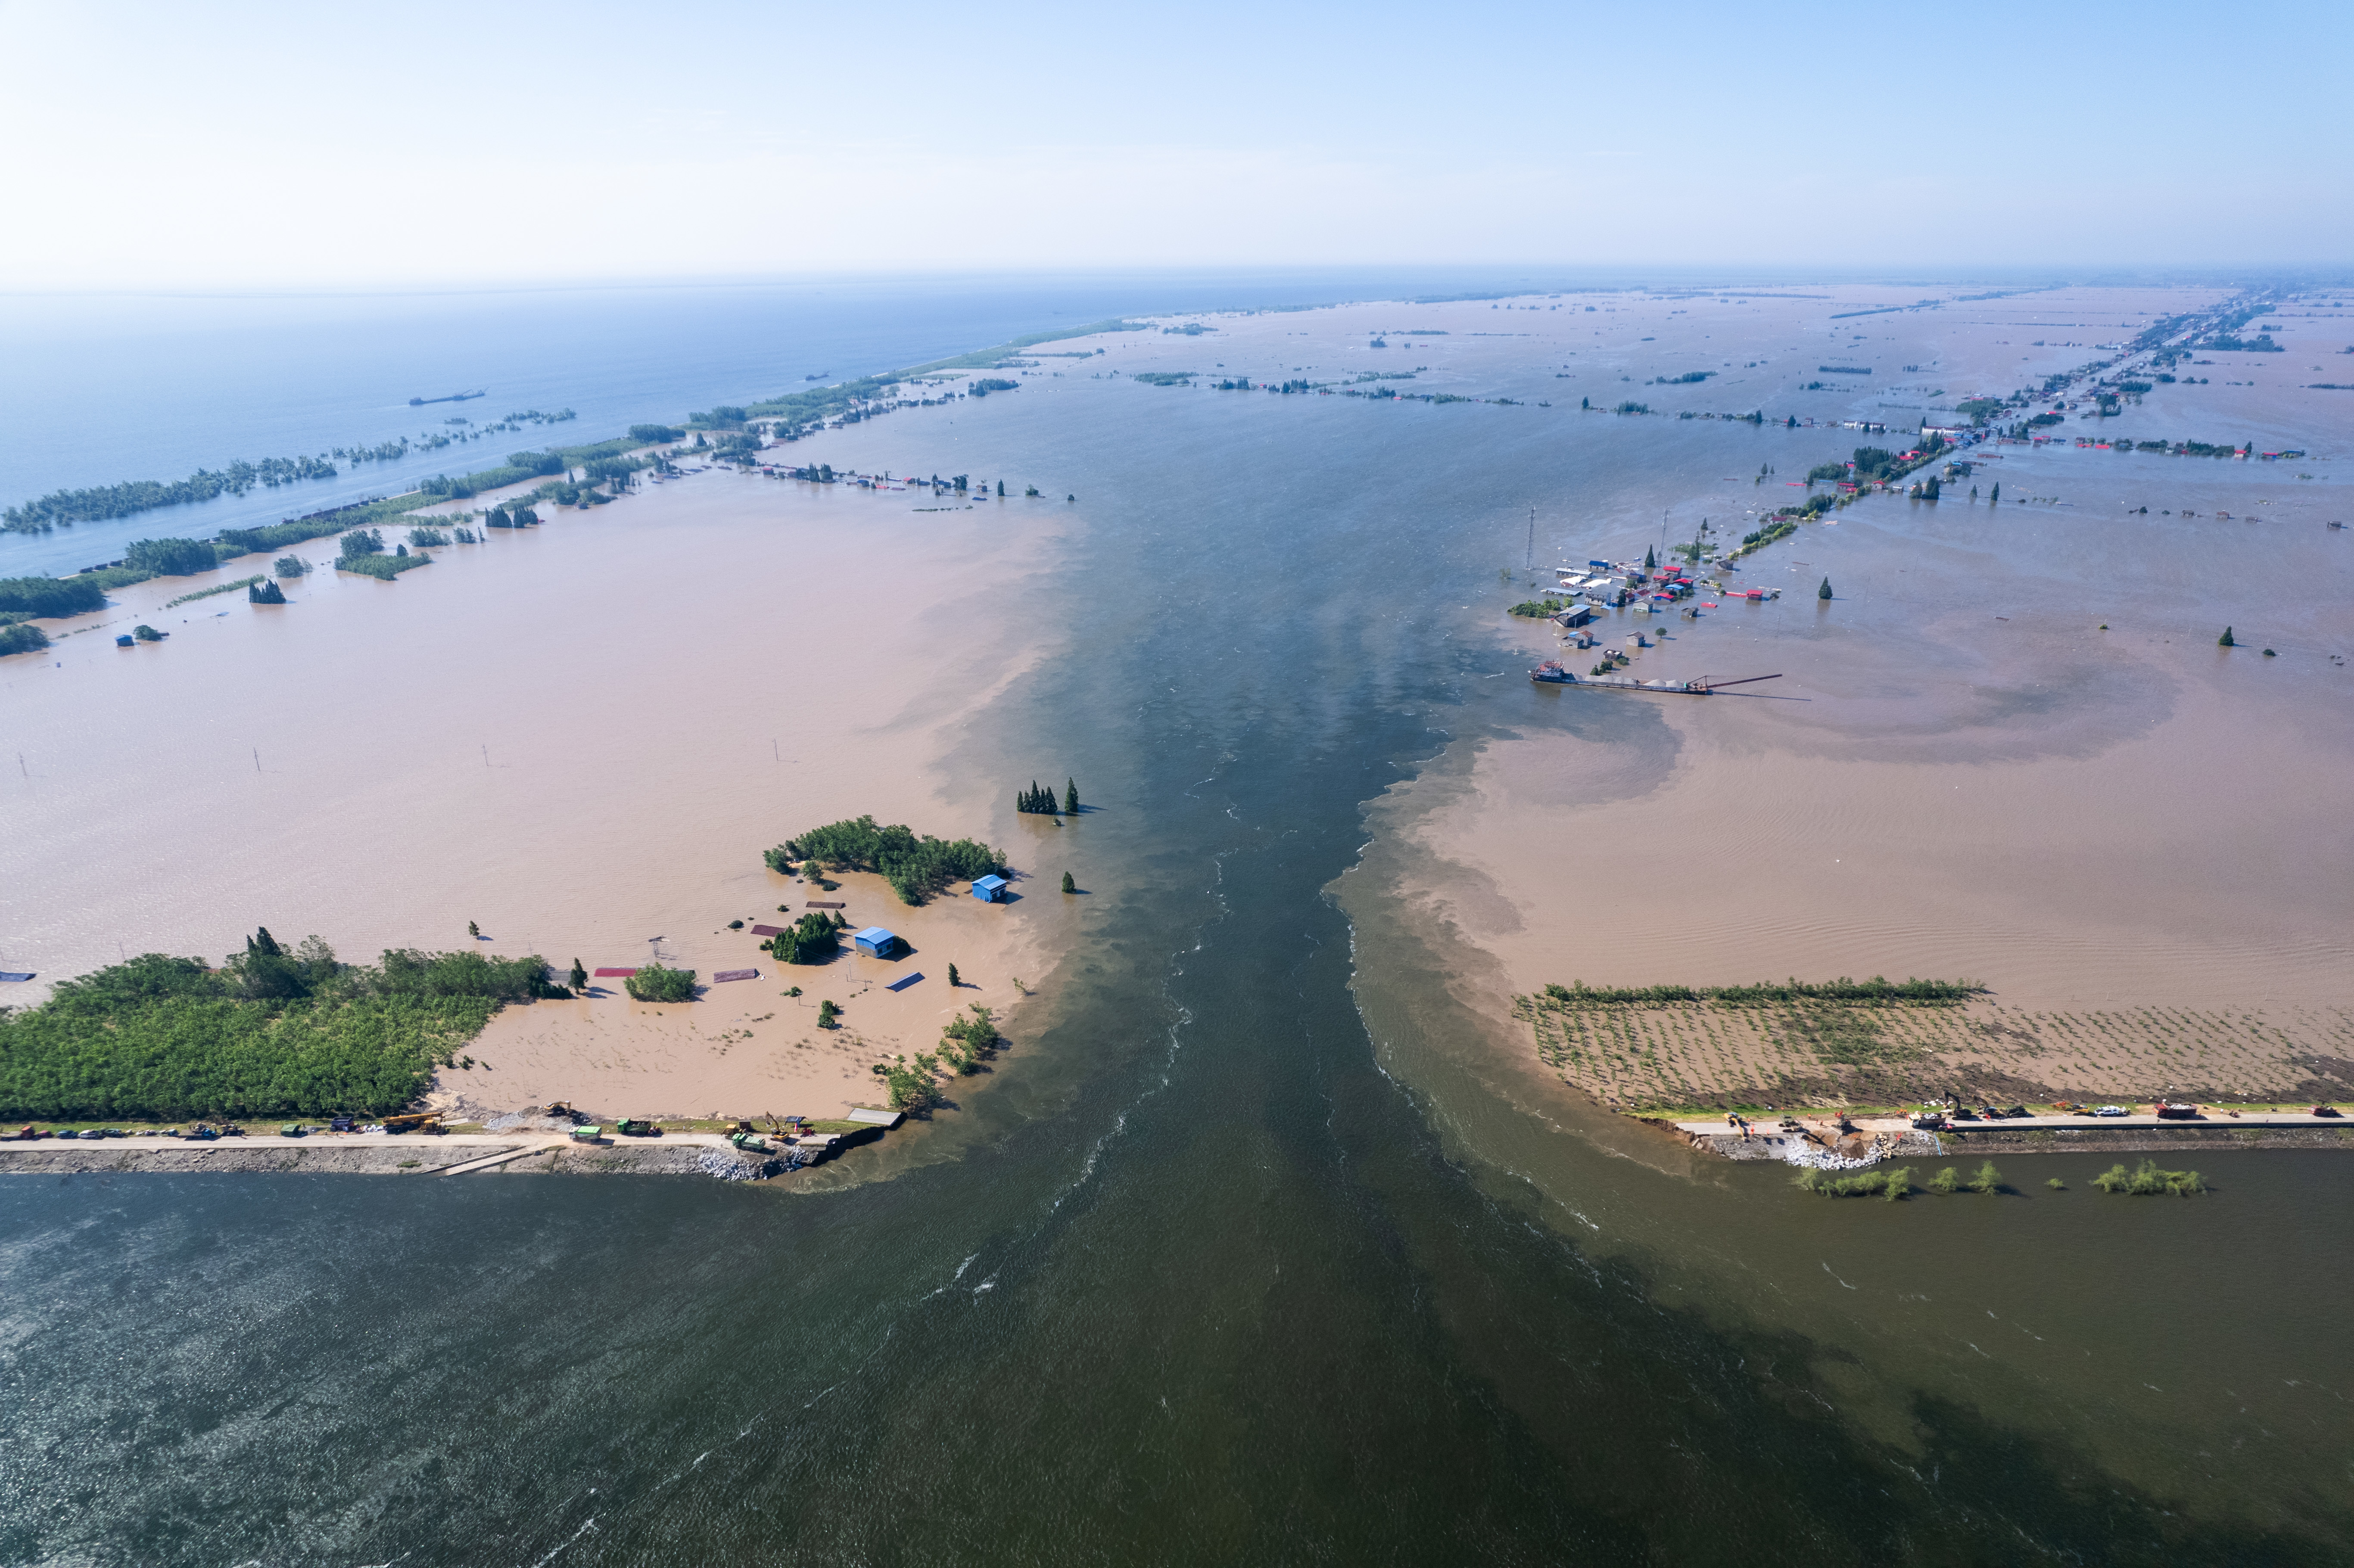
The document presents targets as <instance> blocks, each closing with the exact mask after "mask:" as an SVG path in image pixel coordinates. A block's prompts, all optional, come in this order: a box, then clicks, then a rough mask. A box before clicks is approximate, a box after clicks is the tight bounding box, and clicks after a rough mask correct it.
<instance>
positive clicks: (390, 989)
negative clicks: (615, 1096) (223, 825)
mask: <svg viewBox="0 0 2354 1568" xmlns="http://www.w3.org/2000/svg"><path fill="white" fill-rule="evenodd" d="M568 994H570V993H569V992H567V991H565V990H564V989H563V988H562V987H560V986H557V985H555V984H553V983H551V982H550V980H549V978H548V972H547V965H546V962H545V961H544V960H543V959H539V958H538V957H536V956H533V957H529V958H522V959H501V958H495V957H490V956H486V955H484V954H482V953H477V952H455V953H427V952H420V951H418V950H416V949H413V948H395V949H391V950H387V952H386V953H385V954H384V955H383V956H382V958H381V959H380V960H379V962H378V963H376V965H373V966H370V965H360V964H345V963H341V962H338V961H337V960H336V959H335V956H334V951H333V950H332V949H331V948H328V947H327V945H326V944H325V943H324V942H322V941H320V940H319V939H318V938H316V937H313V938H307V939H305V940H304V941H303V942H302V944H301V945H300V946H298V947H296V948H292V949H291V950H290V949H287V948H283V947H282V946H281V945H280V944H279V943H278V942H277V941H276V939H275V938H272V937H271V936H270V931H269V929H268V927H263V928H262V929H261V930H260V931H258V932H256V933H255V934H254V936H252V937H250V938H247V941H246V950H245V951H244V952H242V953H239V954H237V955H234V956H233V957H231V958H230V959H228V961H227V962H225V963H224V964H222V965H221V966H220V967H218V968H213V967H210V966H207V964H206V963H205V962H204V960H202V959H193V958H174V957H171V956H169V955H167V954H164V953H143V954H141V955H140V956H139V957H137V958H135V959H130V960H128V961H127V962H124V963H121V964H114V965H110V966H108V967H107V968H105V969H99V970H97V971H95V972H94V973H91V974H88V975H84V976H82V977H80V979H77V980H68V981H65V982H64V983H63V984H61V985H59V986H58V988H57V991H56V993H55V994H54V995H52V996H51V997H50V998H49V1000H48V1001H46V1002H44V1003H42V1004H41V1005H40V1006H38V1007H34V1008H27V1009H13V1010H0V1116H8V1117H31V1118H40V1119H43V1120H57V1121H69V1120H90V1119H96V1118H110V1117H121V1118H126V1119H156V1120H169V1119H174V1118H185V1117H202V1116H225V1117H265V1116H286V1115H295V1116H318V1115H324V1114H326V1113H328V1112H331V1111H337V1110H348V1111H369V1112H377V1113H381V1112H384V1111H390V1110H398V1109H399V1108H400V1107H403V1106H406V1105H408V1104H409V1103H411V1102H412V1101H414V1100H415V1099H416V1098H417V1097H419V1095H421V1094H422V1093H424V1091H425V1089H426V1086H427V1083H428V1080H429V1077H430V1075H431V1074H432V1071H433V1068H434V1067H435V1065H441V1064H448V1063H451V1062H452V1061H454V1060H455V1057H456V1053H457V1051H458V1049H459V1048H460V1047H461V1046H463V1045H464V1044H467V1043H468V1042H470V1041H472V1039H473V1038H474V1036H475V1035H477V1034H479V1033H481V1032H482V1026H483V1025H484V1024H485V1023H487V1022H490V1019H491V1016H492V1014H493V1013H495V1012H497V1011H498V1010H499V1009H500V1008H501V1007H502V1006H504V1005H505V1004H507V1003H508V1002H512V1001H526V1000H528V999H530V998H533V997H536V996H565V995H568Z"/></svg>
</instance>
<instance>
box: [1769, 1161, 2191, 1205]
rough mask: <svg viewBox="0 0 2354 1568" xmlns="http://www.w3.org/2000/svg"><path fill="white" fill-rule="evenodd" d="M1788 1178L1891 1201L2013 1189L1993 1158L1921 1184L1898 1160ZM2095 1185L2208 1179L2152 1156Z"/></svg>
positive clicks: (2177, 1190)
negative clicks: (1968, 1172) (1973, 1169)
mask: <svg viewBox="0 0 2354 1568" xmlns="http://www.w3.org/2000/svg"><path fill="white" fill-rule="evenodd" d="M1790 1184H1791V1185H1792V1186H1794V1187H1797V1189H1799V1190H1800V1191H1801V1192H1813V1193H1817V1194H1819V1196H1822V1197H1825V1198H1884V1199H1886V1200H1887V1201H1888V1202H1897V1201H1899V1200H1901V1199H1904V1198H1909V1197H1911V1196H1913V1194H1914V1192H1933V1193H1935V1194H1936V1195H1937V1196H1939V1197H1950V1196H1951V1195H1952V1194H1954V1193H1956V1192H1977V1193H1981V1194H1984V1195H1988V1196H1991V1195H1992V1194H1994V1193H1997V1192H2009V1191H2010V1189H2009V1187H2008V1186H2006V1185H2005V1184H2004V1182H2003V1179H2002V1172H2001V1171H1998V1170H1996V1169H1995V1166H1994V1161H1993V1160H1988V1161H1986V1162H1985V1163H1984V1164H1982V1165H1980V1166H1979V1167H1978V1171H1977V1173H1976V1174H1974V1175H1972V1176H1971V1177H1969V1179H1968V1180H1967V1181H1965V1180H1964V1179H1963V1178H1962V1175H1961V1173H1960V1172H1959V1171H1956V1169H1955V1168H1954V1167H1953V1166H1951V1165H1948V1166H1946V1168H1945V1169H1944V1170H1942V1171H1938V1172H1937V1173H1936V1174H1935V1175H1934V1176H1932V1177H1930V1178H1929V1179H1928V1180H1927V1181H1925V1182H1923V1183H1921V1185H1920V1186H1918V1187H1915V1186H1914V1184H1913V1170H1912V1167H1910V1166H1900V1167H1898V1168H1897V1169H1895V1170H1893V1171H1855V1172H1853V1173H1852V1174H1844V1175H1843V1174H1841V1173H1840V1172H1839V1171H1819V1170H1816V1169H1815V1168H1814V1167H1812V1166H1808V1167H1807V1168H1805V1169H1803V1170H1801V1171H1799V1172H1798V1173H1797V1175H1795V1176H1793V1177H1791V1178H1790ZM2043 1184H2044V1185H2045V1186H2046V1187H2049V1188H2050V1189H2052V1191H2053V1192H2066V1191H2067V1190H2068V1183H2066V1182H2065V1181H2062V1180H2060V1178H2059V1177H2057V1176H2054V1177H2052V1179H2051V1180H2050V1181H2046V1182H2044V1183H2043ZM2093 1185H2094V1186H2095V1187H2098V1188H2099V1189H2100V1190H2101V1191H2102V1192H2116V1193H2122V1194H2124V1195H2126V1196H2127V1197H2137V1198H2147V1197H2162V1198H2190V1197H2195V1196H2197V1195H2199V1194H2200V1193H2202V1192H2206V1191H2207V1183H2206V1182H2204V1181H2200V1179H2199V1172H2198V1171H2161V1170H2159V1169H2158V1164H2157V1162H2156V1161H2155V1160H2143V1161H2142V1162H2141V1164H2140V1165H2139V1166H2138V1167H2137V1168H2136V1169H2135V1170H2132V1171H2127V1170H2126V1168H2125V1166H2124V1165H2122V1164H2117V1165H2112V1166H2110V1167H2109V1168H2108V1169H2107V1170H2106V1171H2103V1172H2101V1174H2099V1175H2098V1176H2095V1177H2094V1178H2093Z"/></svg>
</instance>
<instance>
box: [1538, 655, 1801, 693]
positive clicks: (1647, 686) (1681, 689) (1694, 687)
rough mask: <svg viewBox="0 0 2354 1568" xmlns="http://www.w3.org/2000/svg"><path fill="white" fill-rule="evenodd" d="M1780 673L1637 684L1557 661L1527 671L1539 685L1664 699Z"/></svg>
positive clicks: (1776, 676)
mask: <svg viewBox="0 0 2354 1568" xmlns="http://www.w3.org/2000/svg"><path fill="white" fill-rule="evenodd" d="M1781 678H1782V677H1781V676H1780V675H1779V674H1772V675H1749V676H1744V678H1743V679H1741V680H1738V681H1711V680H1709V679H1707V678H1706V677H1702V679H1700V680H1697V681H1638V680H1637V679H1636V678H1635V677H1634V676H1632V675H1580V674H1578V673H1575V672H1574V671H1571V670H1568V669H1564V667H1563V665H1562V662H1561V661H1560V660H1558V659H1548V660H1546V661H1545V662H1543V663H1542V664H1540V665H1538V666H1537V667H1536V668H1535V669H1533V670H1532V671H1530V672H1529V679H1530V680H1532V681H1534V682H1535V683H1537V684H1538V685H1540V686H1604V687H1607V688H1608V689H1610V690H1612V691H1618V692H1657V693H1659V694H1662V695H1667V696H1682V697H1704V696H1707V695H1708V694H1710V693H1712V692H1715V691H1721V690H1723V688H1724V687H1726V686H1745V685H1748V684H1749V683H1751V682H1752V681H1778V680H1780V679H1781Z"/></svg>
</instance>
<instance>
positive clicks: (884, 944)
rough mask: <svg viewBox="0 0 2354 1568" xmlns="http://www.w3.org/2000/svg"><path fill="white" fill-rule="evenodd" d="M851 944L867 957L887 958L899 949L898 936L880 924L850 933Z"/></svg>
mask: <svg viewBox="0 0 2354 1568" xmlns="http://www.w3.org/2000/svg"><path fill="white" fill-rule="evenodd" d="M850 941H851V945H852V946H853V947H854V948H857V949H858V950H859V951H860V952H862V953H864V954H867V955H868V956H869V957H872V958H877V959H887V958H889V957H890V956H891V955H892V954H893V953H896V952H897V951H898V950H899V938H896V937H895V936H893V935H892V934H891V933H890V932H888V931H885V929H884V928H883V927H880V926H869V927H866V929H864V931H853V932H852V933H851V934H850Z"/></svg>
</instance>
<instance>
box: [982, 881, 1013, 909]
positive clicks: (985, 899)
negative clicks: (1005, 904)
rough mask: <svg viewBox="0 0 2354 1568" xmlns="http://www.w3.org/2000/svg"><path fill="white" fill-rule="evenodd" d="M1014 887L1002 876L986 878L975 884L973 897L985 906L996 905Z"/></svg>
mask: <svg viewBox="0 0 2354 1568" xmlns="http://www.w3.org/2000/svg"><path fill="white" fill-rule="evenodd" d="M1011 886H1013V884H1012V883H1010V882H1008V881H1006V880H1005V878H1003V877H1002V876H984V877H981V878H979V879H978V880H976V881H975V882H974V883H973V885H972V895H973V896H974V897H975V898H978V899H980V900H981V902H982V903H983V904H995V903H997V902H998V901H999V900H1000V899H1002V898H1003V897H1004V896H1005V890H1006V889H1007V888H1008V887H1011Z"/></svg>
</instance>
